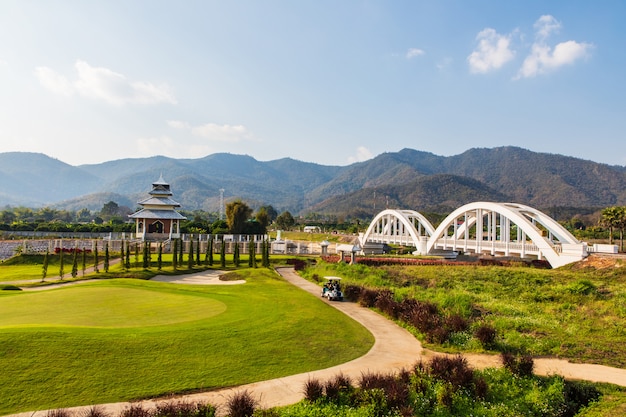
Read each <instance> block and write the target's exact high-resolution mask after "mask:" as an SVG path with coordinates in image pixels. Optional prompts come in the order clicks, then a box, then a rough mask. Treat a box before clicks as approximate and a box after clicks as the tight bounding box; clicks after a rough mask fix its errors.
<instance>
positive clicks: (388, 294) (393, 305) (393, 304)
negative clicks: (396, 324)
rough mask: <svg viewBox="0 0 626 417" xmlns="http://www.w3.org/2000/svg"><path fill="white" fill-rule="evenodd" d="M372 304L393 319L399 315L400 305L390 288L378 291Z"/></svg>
mask: <svg viewBox="0 0 626 417" xmlns="http://www.w3.org/2000/svg"><path fill="white" fill-rule="evenodd" d="M374 306H375V307H376V308H377V309H379V310H380V311H382V312H383V313H384V314H386V315H388V316H390V317H392V318H394V319H397V318H398V316H399V315H400V306H399V304H398V302H397V301H396V299H395V297H394V295H393V291H391V290H381V291H379V292H378V296H377V297H376V301H375V303H374Z"/></svg>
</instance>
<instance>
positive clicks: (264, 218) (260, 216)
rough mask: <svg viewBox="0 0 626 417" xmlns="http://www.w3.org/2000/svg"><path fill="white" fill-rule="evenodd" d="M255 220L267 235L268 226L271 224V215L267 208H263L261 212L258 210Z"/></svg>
mask: <svg viewBox="0 0 626 417" xmlns="http://www.w3.org/2000/svg"><path fill="white" fill-rule="evenodd" d="M255 218H256V221H257V222H258V223H259V224H260V225H261V228H262V229H263V233H266V232H267V226H269V224H270V215H269V214H268V212H267V208H265V207H261V208H260V209H259V210H257V212H256V216H255Z"/></svg>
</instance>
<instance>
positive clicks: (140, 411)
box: [120, 405, 150, 417]
mask: <svg viewBox="0 0 626 417" xmlns="http://www.w3.org/2000/svg"><path fill="white" fill-rule="evenodd" d="M120 417H150V412H149V411H148V410H146V409H145V408H143V407H142V406H141V405H131V406H130V407H129V408H126V409H124V410H123V411H122V414H120Z"/></svg>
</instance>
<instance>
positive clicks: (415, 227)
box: [359, 209, 435, 254]
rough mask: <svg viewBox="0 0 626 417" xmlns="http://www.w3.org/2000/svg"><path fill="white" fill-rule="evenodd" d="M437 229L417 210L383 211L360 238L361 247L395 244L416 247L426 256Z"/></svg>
mask: <svg viewBox="0 0 626 417" xmlns="http://www.w3.org/2000/svg"><path fill="white" fill-rule="evenodd" d="M434 231H435V228H434V227H433V225H432V224H431V223H430V222H429V221H428V219H427V218H426V217H424V216H423V215H422V214H421V213H418V212H417V211H415V210H392V209H387V210H383V211H381V212H380V213H378V214H377V215H376V217H374V219H373V220H372V222H371V223H370V225H369V227H368V228H367V231H366V232H365V233H364V234H362V235H361V236H360V237H359V240H360V243H361V247H364V245H365V244H366V242H378V243H395V244H401V245H408V246H415V248H416V249H417V251H418V252H420V253H422V254H425V253H426V248H427V246H428V238H429V237H430V236H431V235H432V234H433V232H434Z"/></svg>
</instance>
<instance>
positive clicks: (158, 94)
mask: <svg viewBox="0 0 626 417" xmlns="http://www.w3.org/2000/svg"><path fill="white" fill-rule="evenodd" d="M75 68H76V72H77V73H78V78H77V79H76V80H75V81H73V82H70V81H68V79H67V78H66V77H64V76H63V75H61V74H58V73H57V72H55V71H54V70H52V69H50V68H48V67H38V68H37V69H36V70H35V75H36V76H37V78H38V79H39V82H40V83H41V85H42V86H44V87H45V88H47V89H48V90H50V91H52V92H54V93H57V94H63V95H72V94H78V95H80V96H83V97H87V98H91V99H94V100H103V101H105V102H107V103H109V104H113V105H125V104H131V103H134V104H157V103H171V104H176V98H175V97H174V96H173V94H172V93H171V92H170V88H169V87H168V86H167V85H154V84H152V83H148V82H143V81H134V82H133V81H130V80H128V79H127V78H126V77H125V76H124V75H122V74H119V73H116V72H114V71H112V70H110V69H108V68H103V67H92V66H91V65H89V64H88V63H86V62H85V61H80V60H78V61H76V64H75Z"/></svg>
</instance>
